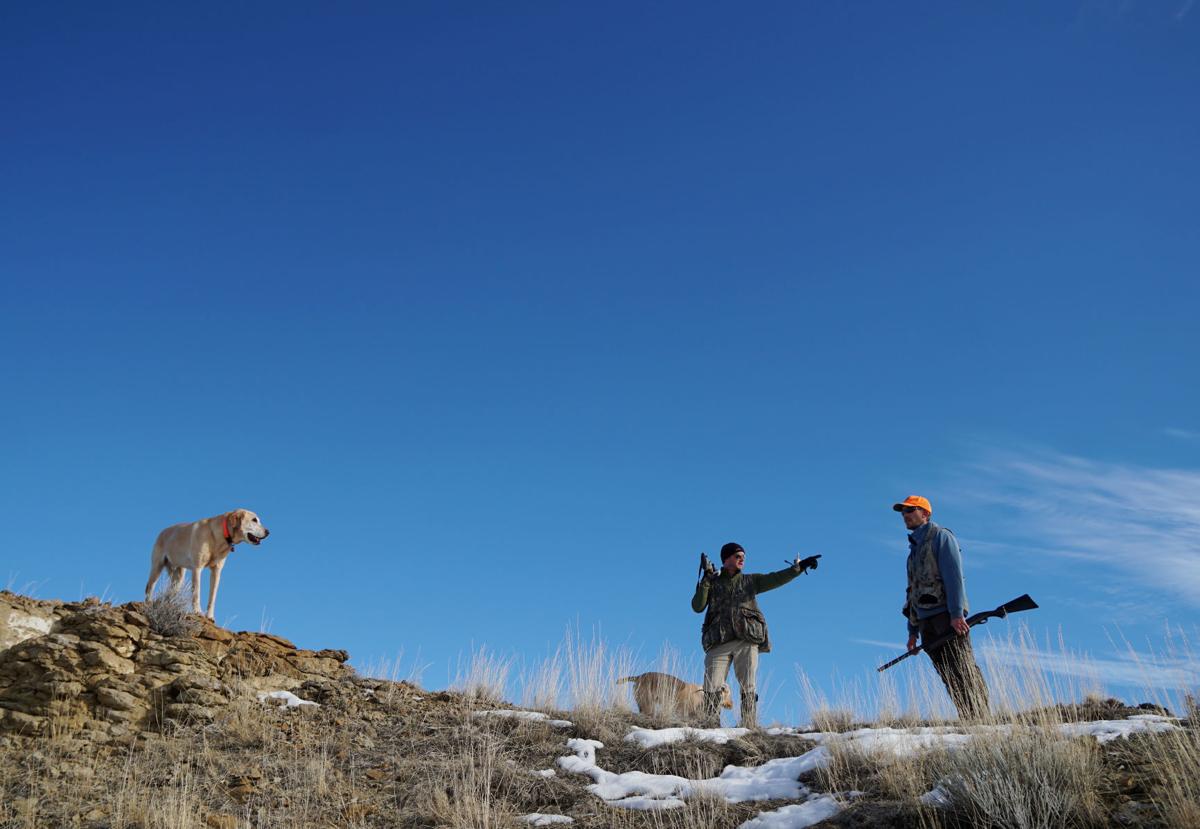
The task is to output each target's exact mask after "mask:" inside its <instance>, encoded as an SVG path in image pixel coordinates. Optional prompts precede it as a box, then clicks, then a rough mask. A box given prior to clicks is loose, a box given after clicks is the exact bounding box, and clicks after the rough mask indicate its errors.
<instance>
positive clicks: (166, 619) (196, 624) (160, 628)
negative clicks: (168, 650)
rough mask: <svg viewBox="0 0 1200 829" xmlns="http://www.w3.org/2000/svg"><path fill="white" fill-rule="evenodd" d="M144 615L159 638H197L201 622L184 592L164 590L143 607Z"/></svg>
mask: <svg viewBox="0 0 1200 829" xmlns="http://www.w3.org/2000/svg"><path fill="white" fill-rule="evenodd" d="M142 615H144V616H145V617H146V620H147V621H148V622H149V623H150V629H151V630H152V631H154V632H155V633H157V634H158V635H159V636H169V637H186V636H195V635H196V633H197V632H199V630H200V625H201V622H200V620H199V619H198V618H197V617H196V616H195V615H193V613H192V608H191V600H190V599H188V598H187V597H186V596H185V595H184V593H183V591H182V590H164V591H161V592H159V593H158V594H157V595H155V596H154V597H153V598H152V599H150V601H148V602H145V603H144V604H143V605H142Z"/></svg>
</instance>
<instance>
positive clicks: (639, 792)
mask: <svg viewBox="0 0 1200 829" xmlns="http://www.w3.org/2000/svg"><path fill="white" fill-rule="evenodd" d="M567 747H568V748H570V749H571V750H572V751H574V752H575V753H574V754H573V755H571V756H568V757H560V758H558V764H559V766H561V767H562V768H563V769H564V770H566V771H569V772H574V773H576V774H583V775H587V776H588V777H591V778H592V780H594V781H595V782H594V783H593V784H592V785H590V786H588V787H587V789H588V791H590V792H591V793H592V794H594V795H596V796H597V797H599V798H601V799H602V800H604V801H606V802H608V803H609V804H610V805H612V806H619V807H622V808H626V809H673V808H677V807H679V806H682V805H683V802H684V800H686V799H687V798H688V797H690V796H692V795H693V794H696V793H698V792H707V793H710V794H714V795H718V796H720V797H723V798H725V799H726V800H728V801H729V802H730V803H740V802H742V801H746V800H799V799H801V798H804V797H807V796H808V794H809V791H808V789H807V788H805V786H804V785H803V784H801V783H800V780H799V778H800V775H802V774H804V773H805V772H807V771H811V770H812V769H815V768H817V766H819V765H821V764H822V763H824V762H826V759H825V758H826V757H827V755H828V752H826V751H825V749H823V748H819V747H818V748H815V749H813V750H812V751H810V752H807V753H806V754H803V755H801V756H799V757H785V758H781V759H778V760H768V761H767V762H766V763H763V764H762V765H760V766H726V767H725V770H724V771H722V772H721V774H720V776H719V777H711V778H708V779H706V780H690V779H688V778H686V777H680V776H678V775H674V774H648V773H646V772H642V771H627V772H624V773H623V774H616V773H614V772H611V771H606V770H605V769H602V768H601V767H600V766H599V765H598V764H597V762H596V749H599V748H604V744H603V743H601V742H599V741H597V740H581V739H573V740H568V741H567Z"/></svg>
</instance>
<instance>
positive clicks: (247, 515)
mask: <svg viewBox="0 0 1200 829" xmlns="http://www.w3.org/2000/svg"><path fill="white" fill-rule="evenodd" d="M270 534H271V531H270V530H268V529H267V528H266V527H264V526H263V525H262V521H260V520H258V516H257V515H255V514H254V513H252V512H251V511H250V510H248V509H235V510H234V511H233V512H227V513H225V514H223V515H214V516H213V517H212V518H204V519H201V520H200V521H193V522H192V523H190V524H176V525H175V526H173V527H167V528H166V529H165V530H163V531H162V532H160V533H159V534H158V540H156V541H155V542H154V551H153V552H152V553H150V579H149V580H148V581H147V582H146V601H150V597H151V595H152V594H153V592H154V583H155V582H156V581H158V577H159V574H161V573H162V571H163V568H166V570H167V572H168V573H169V574H170V578H171V592H172V593H178V592H179V588H181V587H182V586H183V572H184V570H190V571H191V572H192V612H193V613H199V612H200V571H201V570H202V569H203V568H205V567H207V568H208V572H209V577H208V613H207V614H206V615H207V616H208V618H210V619H212V618H214V616H213V609H214V608H215V607H216V604H217V585H219V584H220V583H221V568H222V567H224V566H225V557H226V556H228V555H229V554H230V553H232V552H233V548H234V545H235V544H240V543H241V542H243V541H249V542H250V543H251V544H254V545H256V546H257V545H258V544H259V543H260V542H262V540H263V539H264V538H266V537H267V536H268V535H270Z"/></svg>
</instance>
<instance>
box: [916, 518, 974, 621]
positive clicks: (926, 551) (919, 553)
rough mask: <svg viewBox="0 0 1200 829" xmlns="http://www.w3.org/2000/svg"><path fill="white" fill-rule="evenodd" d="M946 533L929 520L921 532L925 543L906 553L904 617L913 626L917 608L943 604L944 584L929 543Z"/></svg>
mask: <svg viewBox="0 0 1200 829" xmlns="http://www.w3.org/2000/svg"><path fill="white" fill-rule="evenodd" d="M943 532H947V533H948V532H950V530H948V529H945V528H943V527H939V526H938V525H937V524H935V523H933V522H932V521H930V522H929V529H928V530H927V531H926V532H925V541H924V542H922V543H921V546H920V547H918V548H917V549H915V550H912V551H910V552H909V554H908V592H907V594H906V597H905V598H906V599H907V601H905V603H904V615H905V616H907V617H908V621H910V622H912V623H913V624H914V625H916V624H918V623H919V621H920V620H919V617H918V616H917V610H918V609H926V610H927V609H930V608H934V607H937V606H938V605H944V604H945V603H946V585H945V583H943V582H942V573H941V570H940V569H939V568H938V562H937V553H936V552H934V549H933V543H934V542H935V541H936V540H937V537H938V533H943ZM966 598H967V597H966V596H963V605H964V607H963V609H964V610H965V609H966Z"/></svg>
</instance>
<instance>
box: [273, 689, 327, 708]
mask: <svg viewBox="0 0 1200 829" xmlns="http://www.w3.org/2000/svg"><path fill="white" fill-rule="evenodd" d="M269 699H281V700H283V701H284V704H285V705H286V706H287V707H288V708H298V707H300V706H301V705H320V703H317V702H311V701H309V700H306V699H300V697H298V696H296V695H295V694H293V693H292V692H291V691H264V692H263V693H260V694H259V695H258V701H259V702H266V701H267V700H269Z"/></svg>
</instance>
